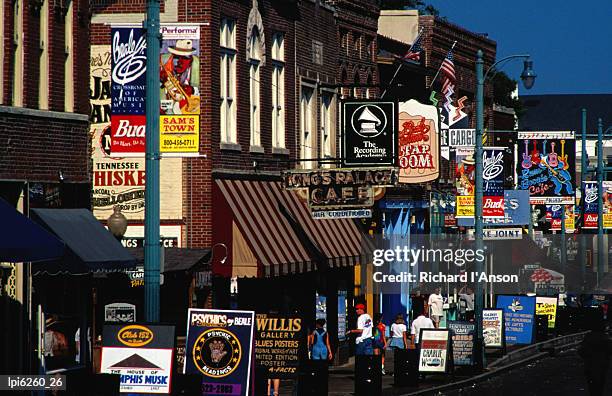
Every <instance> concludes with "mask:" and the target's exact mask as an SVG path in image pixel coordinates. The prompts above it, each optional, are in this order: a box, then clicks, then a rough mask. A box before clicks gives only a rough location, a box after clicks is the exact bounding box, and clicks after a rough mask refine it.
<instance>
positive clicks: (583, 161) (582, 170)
mask: <svg viewBox="0 0 612 396" xmlns="http://www.w3.org/2000/svg"><path fill="white" fill-rule="evenodd" d="M586 125H587V111H586V109H582V155H581V158H580V184H579V187H580V189H581V192H582V199H584V191H582V182H583V181H585V180H586V176H587V172H588V170H587V167H588V165H587V149H586V142H587V140H586V129H587V126H586ZM582 207H584V205H582ZM580 215H581V217H582V218H584V214H583V213H582V210H581V211H580ZM579 242H580V244H579V246H580V255H579V257H580V263H581V265H580V275H581V280H582V290H583V291H584V282H585V279H586V245H585V243H586V236H585V235H580V241H579Z"/></svg>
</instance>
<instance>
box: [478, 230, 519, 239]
mask: <svg viewBox="0 0 612 396" xmlns="http://www.w3.org/2000/svg"><path fill="white" fill-rule="evenodd" d="M482 236H483V239H484V240H485V241H498V240H506V239H522V238H523V229H522V228H488V229H484V230H482Z"/></svg>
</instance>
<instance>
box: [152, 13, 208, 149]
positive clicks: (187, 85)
mask: <svg viewBox="0 0 612 396" xmlns="http://www.w3.org/2000/svg"><path fill="white" fill-rule="evenodd" d="M161 34H162V48H161V59H160V68H161V72H160V83H161V86H162V88H161V92H160V113H161V118H160V121H159V128H160V152H162V153H165V154H167V155H173V156H190V155H197V154H198V152H199V137H200V26H199V25H163V26H162V27H161Z"/></svg>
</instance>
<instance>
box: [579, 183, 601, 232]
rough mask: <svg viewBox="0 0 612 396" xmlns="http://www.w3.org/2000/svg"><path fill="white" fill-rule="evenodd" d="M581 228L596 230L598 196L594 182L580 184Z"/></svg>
mask: <svg viewBox="0 0 612 396" xmlns="http://www.w3.org/2000/svg"><path fill="white" fill-rule="evenodd" d="M582 191H583V198H582V213H583V215H582V216H583V218H582V228H590V229H595V228H597V219H598V217H599V201H598V199H599V195H598V193H597V182H596V181H583V182H582Z"/></svg>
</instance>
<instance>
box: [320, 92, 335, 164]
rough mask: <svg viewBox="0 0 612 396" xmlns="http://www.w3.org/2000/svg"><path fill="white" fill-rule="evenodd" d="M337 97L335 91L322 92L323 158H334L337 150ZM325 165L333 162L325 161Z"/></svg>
mask: <svg viewBox="0 0 612 396" xmlns="http://www.w3.org/2000/svg"><path fill="white" fill-rule="evenodd" d="M335 109H336V103H335V97H334V93H333V92H329V91H323V92H321V111H320V117H321V120H320V126H321V158H333V157H334V152H335V150H336V145H335V140H336V122H335V119H336V117H335ZM323 166H324V167H330V166H331V163H325V164H324V165H323Z"/></svg>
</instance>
